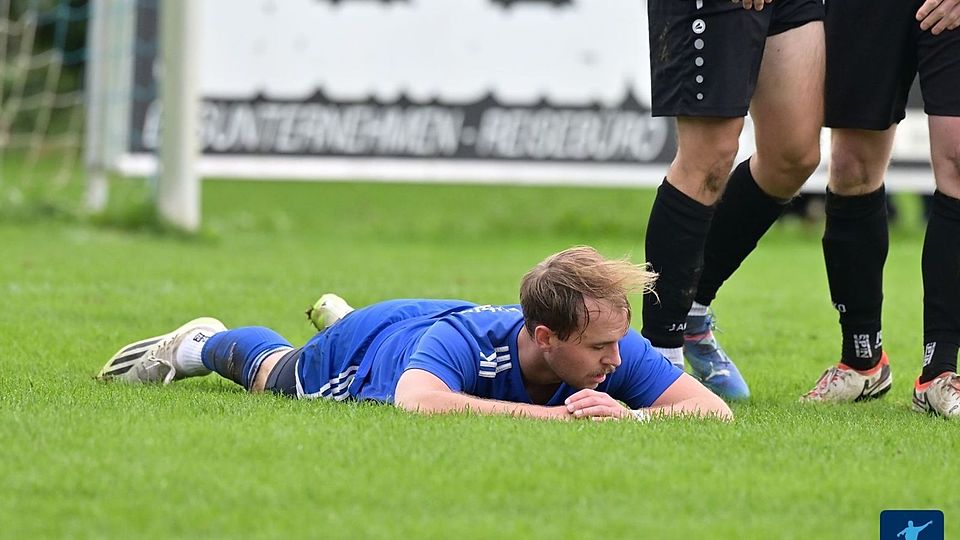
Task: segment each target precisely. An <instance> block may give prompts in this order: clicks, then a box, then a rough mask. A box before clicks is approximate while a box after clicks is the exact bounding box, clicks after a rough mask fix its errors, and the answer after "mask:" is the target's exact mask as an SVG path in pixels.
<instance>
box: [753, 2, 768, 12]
mask: <svg viewBox="0 0 960 540" xmlns="http://www.w3.org/2000/svg"><path fill="white" fill-rule="evenodd" d="M764 5H765V4H764V3H763V2H760V1H759V0H758V1H757V2H754V3H753V9H755V10H757V11H763V6H764Z"/></svg>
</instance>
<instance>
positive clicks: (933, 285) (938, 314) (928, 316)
mask: <svg viewBox="0 0 960 540" xmlns="http://www.w3.org/2000/svg"><path fill="white" fill-rule="evenodd" d="M958 309H960V200H958V199H954V198H952V197H948V196H946V195H944V194H943V193H940V192H939V191H938V192H936V193H934V195H933V204H932V205H931V209H930V222H929V223H928V224H927V235H926V237H925V238H924V240H923V342H924V355H923V364H924V365H923V373H921V375H920V382H922V383H923V382H927V381H929V380H932V379H933V378H934V377H936V376H937V375H939V374H941V373H943V372H945V371H956V370H957V348H958V344H960V311H958Z"/></svg>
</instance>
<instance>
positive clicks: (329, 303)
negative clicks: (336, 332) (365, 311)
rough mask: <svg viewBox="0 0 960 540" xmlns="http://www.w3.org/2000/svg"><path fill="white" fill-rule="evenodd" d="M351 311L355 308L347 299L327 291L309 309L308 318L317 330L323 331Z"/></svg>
mask: <svg viewBox="0 0 960 540" xmlns="http://www.w3.org/2000/svg"><path fill="white" fill-rule="evenodd" d="M351 311H353V308H352V307H350V304H348V303H347V301H346V300H344V299H343V298H340V297H339V296H337V295H335V294H333V293H327V294H324V295H323V296H321V297H320V299H319V300H317V301H316V302H314V303H313V306H311V307H310V308H309V309H307V318H308V319H310V322H312V323H313V326H315V327H316V328H317V330H319V331H321V332H322V331H323V330H325V329H327V328H330V327H331V326H333V323H335V322H337V321H339V320H340V319H342V318H344V317H346V316H347V314H348V313H350V312H351Z"/></svg>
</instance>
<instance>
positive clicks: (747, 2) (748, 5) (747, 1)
mask: <svg viewBox="0 0 960 540" xmlns="http://www.w3.org/2000/svg"><path fill="white" fill-rule="evenodd" d="M752 8H753V0H743V9H752Z"/></svg>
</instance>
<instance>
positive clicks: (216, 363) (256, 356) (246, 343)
mask: <svg viewBox="0 0 960 540" xmlns="http://www.w3.org/2000/svg"><path fill="white" fill-rule="evenodd" d="M291 348H293V347H292V346H291V345H290V342H289V341H287V340H285V339H283V337H282V336H281V335H280V334H278V333H276V332H274V331H273V330H271V329H269V328H265V327H263V326H246V327H243V328H234V329H233V330H227V331H226V332H218V333H217V334H214V336H213V337H211V338H210V339H208V340H207V342H206V343H205V344H204V345H203V351H202V352H201V353H200V359H201V360H202V361H203V365H204V366H206V368H207V369H209V370H211V371H216V372H217V373H219V374H220V375H221V376H223V377H225V378H227V379H230V380H231V381H233V382H235V383H237V384H239V385H241V386H243V387H244V388H246V389H247V390H249V389H250V386H251V385H252V384H253V377H254V375H256V373H257V369H259V368H260V364H261V363H262V362H263V359H264V358H266V357H267V356H268V355H269V354H270V353H272V352H275V351H278V350H282V349H291Z"/></svg>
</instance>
